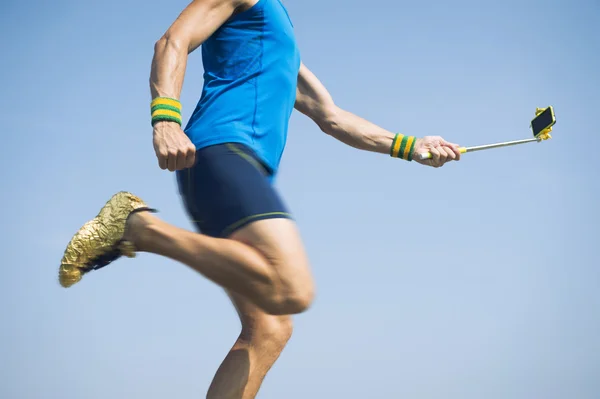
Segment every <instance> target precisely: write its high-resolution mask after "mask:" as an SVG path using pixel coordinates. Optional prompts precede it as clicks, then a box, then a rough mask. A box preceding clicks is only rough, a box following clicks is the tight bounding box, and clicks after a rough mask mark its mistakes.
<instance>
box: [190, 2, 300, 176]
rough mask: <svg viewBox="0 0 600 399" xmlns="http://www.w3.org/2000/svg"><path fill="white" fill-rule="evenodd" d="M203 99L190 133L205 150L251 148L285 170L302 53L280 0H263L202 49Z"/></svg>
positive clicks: (224, 28)
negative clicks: (283, 159)
mask: <svg viewBox="0 0 600 399" xmlns="http://www.w3.org/2000/svg"><path fill="white" fill-rule="evenodd" d="M202 60H203V64H204V87H203V90H202V97H201V98H200V101H199V102H198V105H197V106H196V109H195V110H194V113H193V114H192V117H191V118H190V121H189V122H188V125H187V126H186V128H185V131H186V133H187V134H188V136H189V137H190V139H191V140H192V142H193V143H194V144H195V145H196V148H203V147H207V146H209V145H214V144H220V143H225V142H238V143H242V144H246V145H248V146H249V147H250V148H252V149H253V150H254V151H255V152H256V153H257V155H258V156H259V157H260V158H261V159H262V160H263V161H264V162H265V163H266V164H267V166H268V167H270V168H271V169H272V170H273V171H275V170H276V169H277V167H278V166H279V161H280V159H281V155H282V153H283V150H284V148H285V143H286V140H287V130H288V122H289V118H290V115H291V113H292V111H293V109H294V103H295V100H296V84H297V79H298V71H299V68H300V54H299V51H298V47H297V44H296V39H295V36H294V31H293V25H292V22H291V20H290V18H289V16H288V14H287V11H286V10H285V8H284V6H283V4H281V1H280V0H258V3H256V4H255V5H254V6H252V7H251V8H250V9H248V10H246V11H243V12H241V13H239V14H236V15H234V16H233V17H232V18H231V19H229V20H228V21H227V22H226V23H225V24H224V25H223V26H221V27H220V28H219V29H218V30H217V31H216V32H215V33H214V34H213V35H212V36H211V37H210V38H209V39H208V40H206V42H204V43H203V45H202Z"/></svg>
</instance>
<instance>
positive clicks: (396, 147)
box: [390, 133, 417, 161]
mask: <svg viewBox="0 0 600 399" xmlns="http://www.w3.org/2000/svg"><path fill="white" fill-rule="evenodd" d="M416 142H417V138H416V137H415V136H405V135H403V134H400V133H398V134H396V136H394V141H392V148H391V149H390V156H391V157H392V158H402V159H404V160H406V161H412V153H413V150H414V149H415V143H416Z"/></svg>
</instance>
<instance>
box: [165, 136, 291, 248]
mask: <svg viewBox="0 0 600 399" xmlns="http://www.w3.org/2000/svg"><path fill="white" fill-rule="evenodd" d="M271 178H272V173H271V171H269V170H268V169H267V167H265V166H264V165H263V164H262V163H261V161H260V160H259V159H258V157H257V156H256V155H255V154H254V152H253V151H252V150H251V149H249V148H248V147H246V146H244V145H241V144H236V143H226V144H219V145H214V146H210V147H206V148H202V149H200V150H198V151H197V153H196V162H195V164H194V166H193V167H191V168H189V169H186V170H182V171H178V172H177V183H178V186H179V192H180V194H181V197H182V199H183V202H184V205H185V208H186V210H187V212H188V215H189V216H190V217H191V218H192V220H193V221H194V223H195V224H196V227H197V228H198V230H199V231H200V232H202V233H203V234H206V235H210V236H213V237H219V238H225V237H228V236H230V235H231V234H233V233H235V232H237V231H238V230H240V229H242V228H244V227H245V226H247V225H248V224H251V223H253V222H256V221H259V220H267V219H277V218H284V219H291V214H290V213H289V211H288V210H287V209H286V206H285V205H284V203H283V201H282V199H281V198H280V196H279V194H278V193H277V192H276V190H275V188H274V187H273V186H272V184H271Z"/></svg>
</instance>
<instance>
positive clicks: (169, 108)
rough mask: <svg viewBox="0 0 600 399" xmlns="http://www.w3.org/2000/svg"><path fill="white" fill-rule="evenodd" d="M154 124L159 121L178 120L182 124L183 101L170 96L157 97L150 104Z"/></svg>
mask: <svg viewBox="0 0 600 399" xmlns="http://www.w3.org/2000/svg"><path fill="white" fill-rule="evenodd" d="M150 111H151V113H152V126H154V125H155V124H156V123H157V122H162V121H167V122H176V123H178V124H179V126H181V103H180V102H179V100H176V99H174V98H168V97H156V98H155V99H154V100H152V103H151V104H150Z"/></svg>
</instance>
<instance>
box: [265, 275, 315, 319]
mask: <svg viewBox="0 0 600 399" xmlns="http://www.w3.org/2000/svg"><path fill="white" fill-rule="evenodd" d="M314 297H315V290H314V285H313V284H312V283H304V284H303V285H302V286H296V287H291V288H290V289H289V290H286V291H285V292H282V293H281V294H279V295H278V297H277V300H276V306H275V312H274V313H273V314H278V315H293V314H298V313H302V312H305V311H306V310H308V308H309V307H310V306H311V305H312V303H313V300H314Z"/></svg>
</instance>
